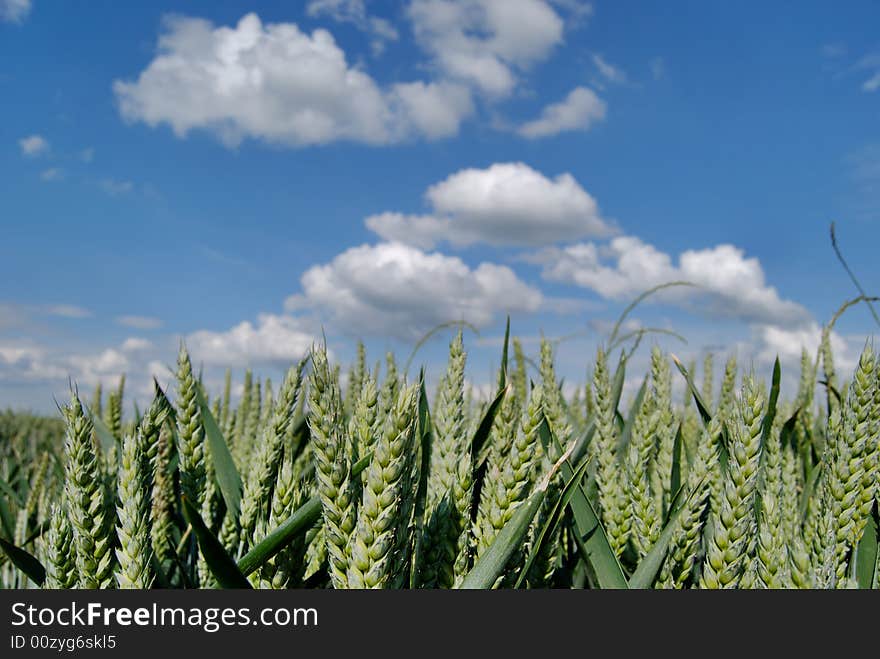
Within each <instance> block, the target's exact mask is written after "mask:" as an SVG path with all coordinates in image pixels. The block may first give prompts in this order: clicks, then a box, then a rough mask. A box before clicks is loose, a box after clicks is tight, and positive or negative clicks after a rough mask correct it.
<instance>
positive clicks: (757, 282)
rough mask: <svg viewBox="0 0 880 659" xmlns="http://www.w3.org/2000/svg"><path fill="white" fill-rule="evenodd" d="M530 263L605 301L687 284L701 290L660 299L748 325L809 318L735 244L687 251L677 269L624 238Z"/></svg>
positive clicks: (547, 254) (672, 292)
mask: <svg viewBox="0 0 880 659" xmlns="http://www.w3.org/2000/svg"><path fill="white" fill-rule="evenodd" d="M529 260H531V261H532V262H536V263H540V264H542V265H543V273H542V274H543V277H544V278H545V279H548V280H552V281H562V282H567V283H572V284H576V285H578V286H582V287H584V288H589V289H592V290H594V291H596V292H597V293H598V294H599V295H601V296H602V297H605V298H611V299H618V300H622V299H628V298H632V297H635V296H636V295H638V294H640V293H642V292H644V291H645V290H647V289H649V288H651V287H653V286H657V285H658V284H663V283H666V282H670V281H689V282H691V283H693V284H695V285H696V286H698V287H699V288H698V289H694V288H680V287H679V288H674V289H669V290H668V291H664V292H662V293H661V294H660V295H659V296H658V297H659V298H660V299H665V300H667V301H670V302H674V303H677V304H679V305H681V306H685V307H691V306H694V307H698V308H700V309H702V310H704V311H706V312H709V313H712V314H716V315H720V316H729V317H734V318H739V319H742V320H745V321H749V322H758V323H768V324H778V325H783V326H791V325H793V324H795V325H796V324H799V323H803V322H806V321H807V320H808V319H809V314H808V313H807V311H806V309H804V308H803V307H802V306H801V305H799V304H797V303H795V302H792V301H790V300H784V299H782V298H780V297H779V293H778V292H777V291H776V289H775V288H773V287H772V286H768V285H767V283H766V281H765V278H764V271H763V268H762V267H761V264H760V262H759V261H758V259H757V258H746V256H745V254H744V252H743V250H741V249H739V248H737V247H734V246H733V245H718V246H716V247H712V248H706V249H700V250H687V251H685V252H682V253H681V254H680V255H679V257H678V263H677V264H674V263H673V261H672V258H671V257H670V256H669V254H666V253H665V252H662V251H660V250H658V249H657V248H656V247H654V246H653V245H649V244H647V243H644V242H642V241H641V240H640V239H638V238H636V237H633V236H620V237H617V238H614V239H613V240H612V241H611V242H610V243H609V244H608V245H606V246H602V247H600V246H597V245H596V244H594V243H580V244H576V245H569V246H566V247H564V248H548V249H545V250H543V251H542V252H540V253H538V254H536V255H534V256H533V257H530V259H529ZM697 302H699V305H697V304H696V303H697Z"/></svg>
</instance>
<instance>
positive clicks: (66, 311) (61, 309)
mask: <svg viewBox="0 0 880 659" xmlns="http://www.w3.org/2000/svg"><path fill="white" fill-rule="evenodd" d="M43 311H44V313H47V314H49V315H50V316H60V317H62V318H89V317H90V316H91V315H92V312H91V311H89V310H88V309H84V308H82V307H77V306H75V305H72V304H54V305H50V306H48V307H44V309H43Z"/></svg>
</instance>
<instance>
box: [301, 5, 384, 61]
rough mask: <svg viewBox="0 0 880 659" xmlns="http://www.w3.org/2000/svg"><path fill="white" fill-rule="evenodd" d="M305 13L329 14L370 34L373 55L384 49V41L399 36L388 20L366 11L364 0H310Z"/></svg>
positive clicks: (313, 14) (314, 14) (334, 18)
mask: <svg viewBox="0 0 880 659" xmlns="http://www.w3.org/2000/svg"><path fill="white" fill-rule="evenodd" d="M306 14H308V15H309V16H311V17H317V16H329V17H330V18H332V19H333V20H335V21H339V22H340V23H350V24H352V25H354V26H355V27H356V28H357V29H359V30H361V31H363V32H365V33H367V34H368V35H369V36H370V46H371V47H372V49H373V54H375V55H379V54H380V53H381V52H382V51H383V50H384V49H385V42H386V41H397V39H398V37H399V35H398V33H397V30H396V29H395V28H394V26H393V25H392V24H391V23H390V22H389V21H387V20H386V19H384V18H380V17H378V16H371V15H369V14H368V13H367V7H366V3H365V2H364V0H310V2H309V4H308V5H307V6H306Z"/></svg>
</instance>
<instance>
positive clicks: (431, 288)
mask: <svg viewBox="0 0 880 659" xmlns="http://www.w3.org/2000/svg"><path fill="white" fill-rule="evenodd" d="M301 284H302V294H300V295H296V296H293V297H291V298H290V299H288V301H287V304H286V306H287V308H288V309H289V310H295V309H302V308H309V309H312V310H314V311H315V312H317V313H322V314H325V315H326V316H328V317H329V318H330V319H332V320H333V321H334V322H335V323H336V326H337V327H338V328H340V329H343V330H344V331H347V332H348V333H351V334H361V333H363V334H377V335H380V336H381V335H384V336H388V335H391V336H396V337H398V338H402V339H407V340H411V339H414V338H417V337H419V336H421V335H422V334H423V333H424V332H425V331H427V330H429V329H431V328H432V327H435V326H436V325H438V324H440V323H444V322H448V321H453V320H465V321H468V322H470V323H472V324H474V325H475V326H477V327H484V326H486V325H488V324H490V323H491V322H492V321H493V320H495V319H496V318H497V316H498V315H499V314H501V313H503V312H515V311H521V312H533V311H536V310H538V309H539V308H540V306H541V303H542V296H541V293H540V291H538V290H537V289H535V288H533V287H532V286H529V285H527V284H526V283H524V282H523V281H521V280H520V279H519V278H518V277H517V276H516V274H514V272H513V270H511V269H510V268H507V267H505V266H500V265H496V264H493V263H481V264H480V265H478V266H477V267H476V268H473V269H472V268H470V267H468V266H467V265H466V264H465V263H464V262H463V261H462V260H461V259H459V258H457V257H454V256H447V255H444V254H440V253H436V252H434V253H427V252H424V251H422V250H420V249H417V248H415V247H412V246H409V245H404V244H401V243H379V244H377V245H361V246H359V247H353V248H351V249H348V250H346V251H345V252H343V253H342V254H339V255H338V256H336V257H335V258H334V259H333V260H332V261H331V262H330V263H327V264H325V265H319V266H314V267H312V268H310V269H309V270H307V271H306V272H305V273H304V274H303V276H302V279H301Z"/></svg>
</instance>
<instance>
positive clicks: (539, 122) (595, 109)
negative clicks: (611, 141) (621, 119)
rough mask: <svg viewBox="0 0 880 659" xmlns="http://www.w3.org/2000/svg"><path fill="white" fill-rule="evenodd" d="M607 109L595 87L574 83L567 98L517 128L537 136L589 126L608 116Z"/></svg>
mask: <svg viewBox="0 0 880 659" xmlns="http://www.w3.org/2000/svg"><path fill="white" fill-rule="evenodd" d="M605 111H606V105H605V102H604V101H603V100H602V99H600V98H599V97H598V96H597V95H596V93H595V92H594V91H593V90H592V89H588V88H586V87H575V88H574V89H573V90H571V92H569V94H568V96H566V97H565V99H564V100H562V101H560V102H559V103H552V104H550V105H548V106H547V107H545V108H544V109H543V110H542V111H541V116H539V117H538V118H537V119H534V120H532V121H529V122H526V123H524V124H523V125H522V126H520V127H519V128H518V129H517V132H518V133H519V134H520V135H522V136H523V137H527V138H530V139H535V138H538V137H548V136H551V135H558V134H559V133H563V132H566V131H572V130H589V128H590V126H592V125H593V124H594V123H595V122H596V121H601V120H602V119H604V118H605Z"/></svg>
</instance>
